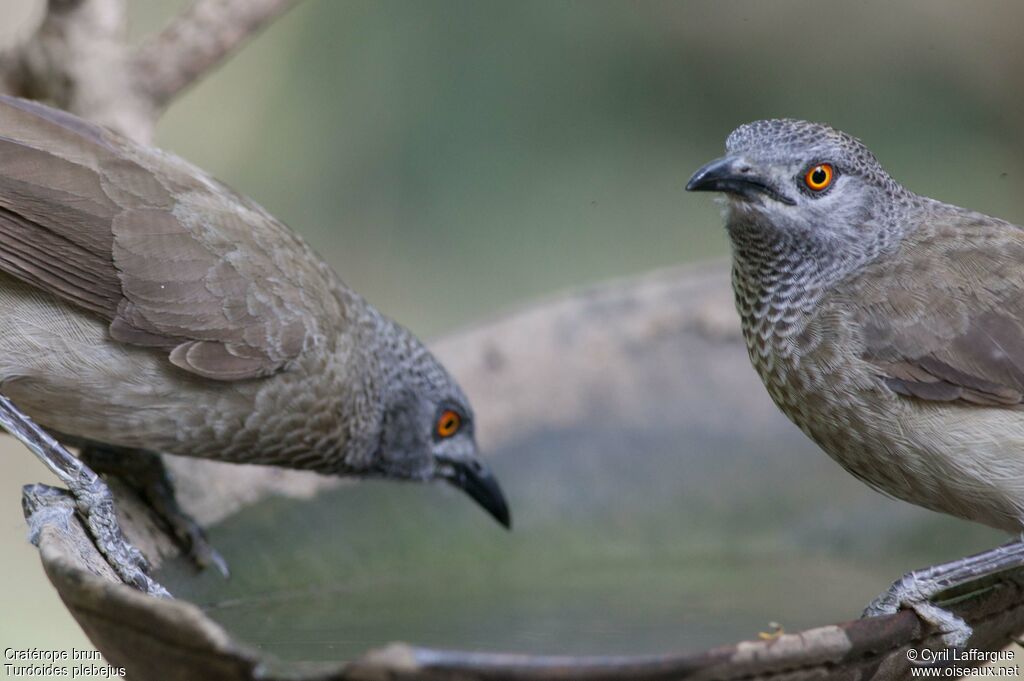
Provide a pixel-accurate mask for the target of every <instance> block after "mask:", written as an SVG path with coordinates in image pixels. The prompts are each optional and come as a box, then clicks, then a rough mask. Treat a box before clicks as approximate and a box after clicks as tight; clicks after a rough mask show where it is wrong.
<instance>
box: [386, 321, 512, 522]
mask: <svg viewBox="0 0 1024 681" xmlns="http://www.w3.org/2000/svg"><path fill="white" fill-rule="evenodd" d="M394 329H395V331H396V333H395V334H393V335H392V339H391V340H392V342H391V343H390V347H389V348H388V350H389V352H387V353H386V354H388V355H390V356H391V357H390V359H389V362H388V365H389V368H388V370H387V371H386V372H385V375H384V376H383V385H382V402H383V412H382V418H381V423H380V429H379V445H378V447H379V448H378V450H377V452H376V454H375V456H374V457H373V464H372V468H371V470H370V471H368V473H369V474H370V475H382V476H386V477H389V478H399V479H407V480H445V481H446V482H448V483H450V484H452V485H454V486H456V487H458V488H459V489H461V490H462V491H464V492H465V493H466V494H468V495H469V496H470V497H472V498H473V499H474V500H475V501H476V502H477V503H478V504H480V505H481V506H482V507H483V508H484V509H485V510H486V511H487V512H488V513H490V514H491V515H492V516H493V517H494V518H495V520H497V521H498V522H499V523H501V524H502V525H504V526H505V527H511V517H510V514H509V509H508V504H507V502H506V501H505V496H504V494H503V493H502V491H501V488H500V487H499V486H498V482H497V480H496V479H495V478H494V476H493V475H492V474H491V472H490V470H489V469H488V468H487V467H486V466H485V465H484V464H483V463H482V462H481V461H480V459H479V456H478V452H477V445H476V437H475V434H474V422H473V409H472V407H471V406H470V404H469V400H468V399H467V398H466V395H465V394H464V393H463V392H462V389H461V388H460V387H459V386H458V384H457V383H456V382H455V380H454V379H452V377H451V376H450V375H449V374H448V372H447V371H446V370H445V369H444V367H443V366H441V363H440V362H438V361H437V359H436V358H435V357H434V355H433V354H431V353H430V351H429V350H427V349H426V348H425V347H424V346H423V344H422V343H421V342H420V341H419V340H418V339H416V337H415V336H413V335H412V334H411V333H409V332H408V331H406V330H405V329H403V328H401V327H399V326H398V325H395V326H394Z"/></svg>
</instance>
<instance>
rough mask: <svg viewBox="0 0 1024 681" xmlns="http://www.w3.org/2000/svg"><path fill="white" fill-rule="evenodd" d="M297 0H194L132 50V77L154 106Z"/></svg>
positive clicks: (210, 68)
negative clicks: (158, 30)
mask: <svg viewBox="0 0 1024 681" xmlns="http://www.w3.org/2000/svg"><path fill="white" fill-rule="evenodd" d="M296 2H297V0H196V2H195V3H193V4H192V5H191V6H190V7H189V8H188V9H187V10H185V12H183V13H182V14H181V16H179V17H178V18H177V19H175V20H174V21H173V22H172V23H171V24H170V25H168V26H167V28H165V29H164V30H163V31H161V32H160V33H158V34H157V35H155V36H153V37H152V38H150V39H149V40H148V41H146V42H144V43H143V44H142V45H141V46H140V47H139V49H138V51H137V52H136V54H135V55H134V65H133V68H134V71H135V80H136V83H137V84H138V86H139V88H140V89H143V90H144V91H145V92H146V95H147V96H148V97H149V99H150V101H151V102H152V103H153V105H154V106H156V107H157V108H163V107H164V106H166V105H167V104H168V103H169V102H170V101H171V100H172V99H173V98H174V97H175V96H176V95H177V94H178V93H180V92H181V91H182V90H184V89H185V88H187V87H188V86H189V85H191V84H193V83H195V82H196V81H197V80H199V79H200V78H202V77H203V75H205V74H206V73H208V72H209V71H210V70H212V69H213V68H214V67H215V66H216V65H217V64H219V63H220V62H221V61H223V60H224V58H225V57H227V56H228V55H229V54H231V53H232V52H233V51H234V50H235V49H237V48H238V47H239V45H241V44H242V43H243V42H244V41H245V40H246V39H248V38H249V37H251V36H253V35H254V34H256V33H257V32H259V31H260V30H261V29H262V28H264V27H265V26H266V25H267V24H269V23H270V22H271V21H273V20H274V19H276V18H277V17H279V16H280V15H282V14H284V12H286V11H287V10H289V9H290V8H291V7H292V6H294V5H295V4H296Z"/></svg>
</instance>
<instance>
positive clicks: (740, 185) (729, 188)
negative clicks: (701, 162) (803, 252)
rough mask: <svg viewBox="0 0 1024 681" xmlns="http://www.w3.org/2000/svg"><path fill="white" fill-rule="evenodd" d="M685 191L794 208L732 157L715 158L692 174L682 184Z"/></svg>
mask: <svg viewBox="0 0 1024 681" xmlns="http://www.w3.org/2000/svg"><path fill="white" fill-rule="evenodd" d="M686 191H688V192H724V193H726V194H733V195H735V196H741V197H743V198H745V199H752V198H754V197H756V196H768V197H770V198H772V199H775V200H776V201H779V202H780V203H784V204H786V205H788V206H793V205H796V201H794V200H793V199H791V198H789V197H788V196H786V195H784V194H782V193H781V192H779V191H778V190H777V189H775V188H774V187H772V185H771V183H770V182H768V180H767V179H765V178H764V177H761V176H760V174H759V173H758V172H757V171H756V170H755V169H754V168H753V167H752V166H751V165H750V164H749V163H748V162H746V161H745V160H744V159H742V158H738V157H735V156H724V157H722V158H718V159H715V160H714V161H712V162H711V163H708V164H707V165H705V166H704V167H703V168H701V169H700V170H698V171H697V172H695V173H694V174H693V177H691V178H690V181H689V182H687V183H686Z"/></svg>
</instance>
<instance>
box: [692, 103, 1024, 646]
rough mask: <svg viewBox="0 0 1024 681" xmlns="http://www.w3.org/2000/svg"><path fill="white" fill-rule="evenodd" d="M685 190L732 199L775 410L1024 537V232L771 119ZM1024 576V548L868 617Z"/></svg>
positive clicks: (931, 612)
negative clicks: (992, 579)
mask: <svg viewBox="0 0 1024 681" xmlns="http://www.w3.org/2000/svg"><path fill="white" fill-rule="evenodd" d="M726 151H727V155H726V156H724V157H723V158H720V159H718V160H716V161H712V162H711V163H709V164H707V165H705V166H704V167H703V168H701V169H700V170H698V171H697V173H696V174H695V175H694V176H693V178H692V179H691V180H690V182H689V184H688V185H687V189H689V190H692V191H716V192H722V193H724V195H725V197H726V200H725V226H726V230H727V231H728V233H729V237H730V240H731V242H732V281H733V289H734V291H735V297H736V307H737V309H738V311H739V314H740V317H741V319H742V327H743V335H744V337H745V338H746V345H747V350H748V353H749V355H750V360H751V362H752V363H753V365H754V368H755V369H756V370H757V372H758V373H759V374H760V376H761V379H762V380H763V381H764V384H765V386H766V387H767V388H768V392H769V393H770V394H771V397H772V399H773V400H774V401H775V404H776V405H778V407H779V408H780V409H781V410H782V411H783V412H784V413H785V414H786V415H787V416H788V417H789V418H790V419H792V420H793V422H794V423H796V424H797V425H798V426H799V427H800V428H801V429H802V430H803V431H804V432H805V433H806V434H807V435H808V436H810V437H811V438H812V439H813V440H814V441H815V442H817V443H818V444H819V445H820V446H821V447H822V449H824V450H825V451H826V452H827V453H828V454H829V455H831V456H832V458H834V459H835V460H836V461H838V462H839V464H841V465H842V466H843V467H844V468H845V469H846V470H848V471H849V472H851V473H853V474H854V475H855V476H857V477H858V478H860V479H861V480H863V481H864V482H866V483H867V484H869V485H870V486H872V487H874V488H875V489H877V490H880V491H882V492H884V493H887V494H889V495H892V496H894V497H898V498H900V499H904V500H906V501H909V502H911V503H914V504H919V505H921V506H924V507H926V508H929V509H933V510H936V511H942V512H945V513H949V514H952V515H955V516H959V517H961V518H966V519H969V520H974V521H977V522H979V523H984V524H986V525H990V526H992V527H996V528H1000V529H1003V530H1007V531H1010V532H1013V533H1020V532H1021V529H1022V528H1024V229H1021V227H1018V226H1017V225H1013V224H1010V223H1008V222H1005V221H1003V220H999V219H996V218H992V217H989V216H987V215H982V214H981V213H977V212H974V211H970V210H966V209H964V208H959V207H957V206H952V205H949V204H946V203H941V202H939V201H936V200H934V199H930V198H927V197H924V196H920V195H918V194H915V193H914V192H912V191H910V190H909V189H906V188H905V187H903V186H901V185H900V184H899V183H898V182H896V181H895V180H894V179H893V178H891V177H890V176H889V175H888V173H886V172H885V170H883V169H882V167H881V165H880V164H879V163H878V161H877V160H876V159H875V157H874V156H873V155H872V154H871V152H870V151H868V149H867V148H865V146H864V145H863V144H862V143H861V142H859V141H858V140H856V139H854V138H853V137H850V136H849V135H847V134H845V133H842V132H840V131H838V130H834V129H832V128H830V127H827V126H825V125H818V124H814V123H807V122H803V121H796V120H769V121H758V122H755V123H750V124H747V125H744V126H742V127H740V128H738V129H737V130H735V131H734V132H733V133H732V134H731V135H730V136H729V138H728V141H727V142H726ZM1022 565H1024V544H1022V543H1021V542H1020V541H1019V540H1018V541H1014V542H1012V543H1009V544H1006V545H1004V546H1002V547H999V548H998V549H995V550H993V551H990V552H986V553H983V554H979V555H977V556H972V557H969V558H965V559H961V560H957V561H954V562H951V563H948V564H944V565H939V566H935V567H932V568H927V569H924V570H918V571H914V572H911V573H909V574H907V575H906V576H904V577H903V578H902V579H901V580H899V581H897V582H896V583H895V584H893V586H892V587H890V589H889V590H888V591H887V592H886V593H884V594H882V595H881V596H880V597H879V598H878V599H876V600H875V601H874V602H873V603H872V604H871V605H870V606H869V607H868V609H867V611H866V612H865V614H866V615H879V614H884V613H891V612H895V611H896V609H898V608H899V607H901V606H908V607H912V608H914V609H915V610H916V611H917V612H918V614H919V615H921V616H922V617H923V618H924V619H925V620H927V621H929V622H931V623H933V624H935V625H936V626H938V627H939V628H940V630H941V631H943V633H944V636H945V640H946V642H947V643H949V644H951V645H957V646H959V645H963V644H964V643H966V641H967V639H968V637H969V636H970V633H971V630H970V628H969V627H968V626H967V625H966V623H964V622H963V621H962V620H960V619H959V618H957V617H955V616H954V615H953V614H952V613H950V612H948V611H945V610H942V609H940V608H938V607H936V606H935V605H933V604H932V603H931V602H930V599H931V598H932V597H933V596H935V595H936V594H937V593H939V592H941V591H943V590H945V589H948V588H951V587H955V586H957V585H961V584H964V583H967V582H970V581H972V580H974V579H976V578H977V577H979V576H982V575H986V574H991V573H993V572H997V571H1001V570H1005V569H1008V568H1016V567H1020V566H1022Z"/></svg>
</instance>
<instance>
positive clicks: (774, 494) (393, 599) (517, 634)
mask: <svg viewBox="0 0 1024 681" xmlns="http://www.w3.org/2000/svg"><path fill="white" fill-rule="evenodd" d="M611 430H612V432H602V429H600V428H595V429H590V430H586V431H583V430H580V431H572V432H570V431H560V432H557V433H548V434H541V435H535V436H534V437H533V438H531V440H530V441H524V442H520V443H518V444H517V445H516V446H514V447H508V448H506V449H505V450H503V451H500V452H497V453H496V455H495V459H494V461H495V469H496V473H497V474H498V475H499V477H500V479H501V481H502V484H503V486H504V487H505V489H506V491H507V493H508V495H509V498H510V502H511V504H512V510H513V515H514V517H515V523H516V529H515V530H514V531H513V532H512V533H508V532H505V531H504V530H502V529H501V528H500V527H498V526H497V525H496V524H495V523H494V522H493V521H492V520H491V519H490V518H488V517H487V516H486V515H485V514H484V513H482V512H480V510H479V509H478V508H476V507H475V506H474V505H473V504H472V503H470V502H469V501H467V500H466V499H465V498H464V497H463V495H461V494H458V493H457V492H456V491H454V490H449V489H447V488H446V487H442V486H440V485H437V486H417V485H411V484H409V485H399V484H395V483H376V482H371V483H366V484H361V485H354V486H351V487H347V488H342V489H340V490H336V491H334V492H332V493H330V494H326V495H324V496H322V497H320V498H318V499H316V500H313V501H295V500H285V499H273V500H269V501H267V502H264V503H262V504H260V505H258V506H257V507H254V508H250V509H248V510H246V511H244V512H243V513H241V514H240V515H238V516H235V517H233V518H230V519H229V520H228V521H226V522H225V523H223V524H222V525H220V526H218V527H216V528H213V529H212V532H211V538H212V540H213V541H214V543H215V545H217V546H218V548H219V549H220V550H221V551H222V552H223V553H224V555H225V557H226V558H227V560H228V562H229V563H230V565H231V567H232V570H233V576H232V578H231V579H230V580H229V581H227V582H225V581H224V580H222V579H221V578H220V577H218V576H217V575H215V574H213V573H212V571H208V572H207V573H206V574H203V575H200V576H198V577H196V576H194V574H193V573H192V571H191V569H190V568H189V567H188V566H186V565H184V564H174V565H171V566H168V567H167V568H166V569H165V571H164V572H163V573H162V574H161V575H159V579H160V580H161V581H163V582H164V583H165V584H167V586H168V587H170V588H171V590H172V591H173V592H175V593H176V594H178V595H179V596H182V597H186V598H189V599H190V600H193V601H195V602H196V603H198V604H199V605H200V606H201V607H203V608H204V609H205V610H206V611H207V612H208V613H209V614H210V615H211V616H212V617H213V618H214V619H215V620H217V621H218V622H220V623H221V624H223V625H224V626H225V627H226V628H227V629H228V630H230V631H231V632H233V633H235V634H236V635H237V636H238V637H239V638H240V639H242V640H243V641H244V642H246V643H249V644H251V645H254V646H255V647H258V648H260V649H262V650H265V651H268V652H270V653H273V654H274V655H276V656H277V657H279V658H281V659H283V660H289V661H300V660H305V661H323V660H339V659H350V658H352V657H355V656H358V655H360V654H361V653H363V652H365V651H366V650H367V649H368V648H371V647H375V646H380V645H382V644H385V643H388V642H391V641H396V640H404V641H407V642H412V643H415V644H419V645H427V646H437V647H446V648H465V649H475V650H502V651H515V652H530V653H563V654H588V653H589V654H615V653H645V652H647V653H652V652H666V651H682V650H698V649H701V648H705V647H708V646H712V645H718V644H724V643H728V642H731V641H734V640H738V639H743V638H751V637H755V636H756V635H757V632H758V631H759V630H764V629H766V628H767V627H768V622H769V621H778V622H781V623H782V624H783V625H784V626H785V627H786V628H787V629H788V630H790V631H793V630H796V629H800V628H805V627H809V626H814V625H818V624H824V623H828V622H832V621H840V620H846V619H851V618H853V617H856V616H857V615H858V613H859V611H860V608H861V607H862V606H863V605H864V604H866V602H867V601H868V600H869V599H870V598H871V597H873V596H874V595H876V594H877V592H879V591H880V590H881V589H882V588H883V587H884V586H886V585H887V584H888V582H889V581H891V580H892V579H893V578H894V577H895V576H897V575H898V574H900V573H901V572H903V571H905V570H907V569H909V568H912V567H918V566H921V565H924V564H927V563H930V562H933V561H936V560H940V559H948V558H953V557H955V556H957V555H960V554H962V553H965V552H967V551H970V550H976V549H980V548H985V547H988V546H990V545H994V544H995V543H997V542H998V541H1000V540H1001V537H1000V536H998V535H997V534H995V533H993V532H990V531H988V530H985V529H983V528H979V527H974V526H970V525H967V524H965V523H960V522H958V521H955V520H952V519H948V518H944V517H941V516H938V515H935V514H930V513H927V512H924V511H921V510H918V509H914V508H912V507H910V506H909V505H906V504H902V503H898V502H891V501H888V500H885V499H882V498H881V497H879V496H878V495H876V494H874V493H872V492H870V491H869V490H867V489H866V488H861V487H860V485H859V483H857V482H855V481H853V480H852V479H850V480H848V479H847V478H846V474H845V473H843V472H842V471H840V470H839V469H838V468H837V467H836V466H835V465H834V464H832V463H831V462H830V461H828V460H827V458H826V457H824V456H823V455H822V454H820V453H819V452H817V451H815V449H814V447H813V446H812V445H810V443H808V442H805V441H804V440H803V437H802V435H800V434H799V433H798V432H797V431H796V430H795V429H793V428H791V427H790V426H788V424H786V423H785V422H783V421H781V419H780V421H779V427H778V432H766V433H758V434H757V435H758V437H757V441H756V443H755V442H752V441H744V439H743V437H742V436H741V435H740V434H739V433H736V432H730V433H713V434H703V435H700V434H696V435H695V434H694V433H693V432H688V433H686V435H685V437H683V436H682V434H681V433H680V432H676V431H672V430H671V429H667V428H660V429H659V428H658V427H656V426H654V425H652V427H651V428H645V429H643V430H642V432H641V431H637V430H632V431H623V430H622V429H611ZM748 437H749V436H748ZM868 527H873V528H876V529H875V530H874V533H873V534H868V533H867V531H866V530H865V528H868ZM877 528H884V530H878V529H877Z"/></svg>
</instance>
